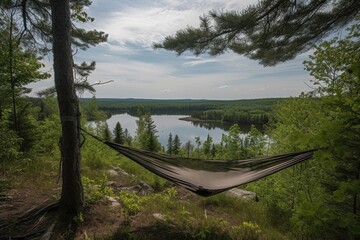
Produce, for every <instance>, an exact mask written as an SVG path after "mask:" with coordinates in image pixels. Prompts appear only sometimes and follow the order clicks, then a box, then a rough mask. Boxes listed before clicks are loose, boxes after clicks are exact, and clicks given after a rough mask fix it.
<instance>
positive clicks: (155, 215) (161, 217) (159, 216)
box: [153, 213, 166, 221]
mask: <svg viewBox="0 0 360 240" xmlns="http://www.w3.org/2000/svg"><path fill="white" fill-rule="evenodd" d="M153 217H154V218H155V219H157V220H160V221H165V220H166V219H165V216H164V215H162V214H161V213H154V214H153Z"/></svg>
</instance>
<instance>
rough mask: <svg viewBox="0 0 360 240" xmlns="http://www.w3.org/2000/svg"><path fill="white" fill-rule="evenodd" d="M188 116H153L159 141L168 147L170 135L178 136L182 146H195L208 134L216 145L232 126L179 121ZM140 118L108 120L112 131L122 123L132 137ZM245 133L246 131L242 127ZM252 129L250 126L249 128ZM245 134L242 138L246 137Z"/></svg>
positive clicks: (217, 123) (116, 117)
mask: <svg viewBox="0 0 360 240" xmlns="http://www.w3.org/2000/svg"><path fill="white" fill-rule="evenodd" d="M184 117H188V116H184V115H153V116H152V119H153V120H154V123H155V125H156V130H157V131H158V132H157V136H158V139H159V141H160V143H161V144H162V145H163V146H166V145H167V140H168V138H169V134H170V133H171V134H172V135H173V136H175V135H178V136H179V138H180V141H181V143H182V144H184V143H186V142H187V141H189V140H190V141H191V142H192V143H193V144H195V137H200V139H201V141H202V142H203V141H205V140H206V137H207V135H208V134H210V136H211V137H212V138H213V141H214V143H219V142H220V141H221V136H222V134H227V132H228V130H229V128H230V124H224V123H220V122H190V121H183V120H179V118H184ZM137 119H138V118H137V117H134V116H131V115H129V114H126V113H124V114H115V115H112V116H111V118H109V119H108V120H107V123H108V125H109V128H110V130H112V129H114V128H115V124H116V123H117V122H120V124H121V126H122V128H123V129H125V128H127V129H128V131H129V133H130V134H131V136H135V134H136V127H137V126H136V120H137ZM240 127H241V129H242V130H243V132H245V129H243V128H242V126H240ZM248 129H250V126H249V128H248ZM244 136H245V134H244V135H243V136H242V137H244Z"/></svg>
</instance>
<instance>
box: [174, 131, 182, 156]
mask: <svg viewBox="0 0 360 240" xmlns="http://www.w3.org/2000/svg"><path fill="white" fill-rule="evenodd" d="M180 148H181V142H180V138H179V136H178V135H175V137H174V142H173V147H172V149H173V153H174V154H175V155H179V153H180Z"/></svg>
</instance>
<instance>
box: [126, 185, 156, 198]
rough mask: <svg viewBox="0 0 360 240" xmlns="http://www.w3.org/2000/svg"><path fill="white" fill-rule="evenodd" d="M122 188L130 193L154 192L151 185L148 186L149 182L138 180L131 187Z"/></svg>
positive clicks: (145, 193)
mask: <svg viewBox="0 0 360 240" xmlns="http://www.w3.org/2000/svg"><path fill="white" fill-rule="evenodd" d="M123 190H126V191H128V192H131V193H136V194H138V195H142V196H143V195H147V194H150V193H153V192H154V189H153V188H152V187H150V186H149V184H147V183H146V182H144V181H140V182H139V183H138V184H137V185H135V186H132V187H125V188H123Z"/></svg>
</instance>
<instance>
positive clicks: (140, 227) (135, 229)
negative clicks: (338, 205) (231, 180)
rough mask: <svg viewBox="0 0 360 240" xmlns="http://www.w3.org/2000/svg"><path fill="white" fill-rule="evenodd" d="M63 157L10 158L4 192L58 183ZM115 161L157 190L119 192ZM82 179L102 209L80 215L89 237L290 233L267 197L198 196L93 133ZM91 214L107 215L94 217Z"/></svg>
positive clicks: (132, 179) (89, 199) (128, 181)
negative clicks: (114, 202) (115, 203)
mask: <svg viewBox="0 0 360 240" xmlns="http://www.w3.org/2000/svg"><path fill="white" fill-rule="evenodd" d="M58 159H59V158H58V157H57V156H52V157H51V158H44V157H40V158H36V160H30V159H26V158H24V159H20V160H18V161H14V162H11V163H7V164H6V166H5V167H2V168H5V169H1V170H2V172H6V174H7V176H10V177H11V178H7V177H5V178H4V179H6V180H4V181H3V180H1V181H0V192H1V191H6V189H7V188H9V187H12V188H14V187H15V188H22V187H24V186H26V187H29V186H32V187H33V188H34V189H35V188H38V189H43V190H44V191H46V189H47V188H50V187H52V188H54V185H55V183H56V180H57V178H58V174H59V169H58V166H59V160H58ZM110 166H114V167H120V168H121V169H123V170H125V171H126V172H128V173H129V174H130V176H129V177H127V178H125V177H124V178H122V179H121V181H123V182H122V184H123V183H125V185H134V184H137V182H139V181H140V180H142V181H145V182H147V183H148V184H149V185H151V186H152V187H153V188H155V189H156V191H155V193H153V194H149V195H146V196H138V195H136V194H133V193H129V192H125V191H120V192H119V193H116V192H115V191H114V190H113V189H112V188H111V187H109V186H106V182H108V181H110V180H113V179H111V177H110V176H109V175H107V174H106V171H107V170H108V169H109V168H110ZM8 179H15V180H17V181H15V182H12V181H8ZM82 180H83V185H84V190H85V198H86V203H87V206H88V207H87V209H91V208H98V209H99V210H98V212H96V213H97V214H96V216H91V217H90V218H89V215H86V212H85V213H84V217H83V216H81V221H80V220H79V223H80V225H83V228H84V229H89V228H87V226H86V224H90V225H91V226H90V227H92V228H94V226H96V229H95V230H93V229H92V230H91V231H93V236H92V238H89V239H105V240H112V239H226V240H227V239H249V240H252V239H286V234H285V233H284V232H282V231H281V229H285V228H284V225H286V224H284V222H282V223H280V224H279V226H275V225H274V224H273V222H272V217H271V216H272V214H273V213H272V212H271V211H270V210H269V209H268V208H267V207H266V206H264V205H263V203H262V202H252V201H244V200H241V199H236V198H233V197H229V196H227V195H226V194H219V195H216V196H213V197H208V198H201V197H198V196H196V195H194V194H192V193H190V192H188V191H186V190H184V189H182V188H179V187H176V188H175V187H174V185H173V184H172V183H170V182H168V181H165V180H163V179H161V178H159V177H158V176H156V175H154V174H152V173H150V172H148V171H147V170H145V169H144V168H142V167H140V166H139V165H137V164H136V163H134V162H132V161H130V160H128V159H126V158H125V157H122V156H119V155H118V154H117V153H116V152H115V151H113V150H111V149H110V148H108V147H107V146H105V145H103V144H101V143H100V142H97V141H96V140H94V139H91V138H87V141H86V142H85V144H84V146H83V149H82ZM16 182H17V183H16ZM30 183H31V184H30ZM9 184H11V186H10V185H9ZM55 194H56V193H55ZM105 196H113V197H117V198H118V199H119V201H120V203H121V206H122V207H121V208H120V209H117V210H113V209H109V208H110V207H109V206H108V205H107V202H106V199H105ZM56 197H57V198H58V197H59V196H58V195H56ZM114 211H115V213H114ZM116 211H117V212H116ZM110 213H111V214H112V215H109V214H110ZM154 213H157V214H160V215H161V216H163V220H159V219H156V218H155V217H154ZM89 219H90V220H89ZM91 219H95V220H96V219H103V220H97V221H98V222H95V223H94V222H92V223H91ZM95 220H94V221H95ZM114 222H118V226H119V227H118V228H117V229H112V230H111V233H109V232H105V230H103V231H104V232H103V233H102V232H101V229H108V226H110V225H113V224H114ZM120 223H121V224H120ZM88 231H89V232H90V230H88ZM97 235H98V236H97ZM79 239H80V238H79Z"/></svg>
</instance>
